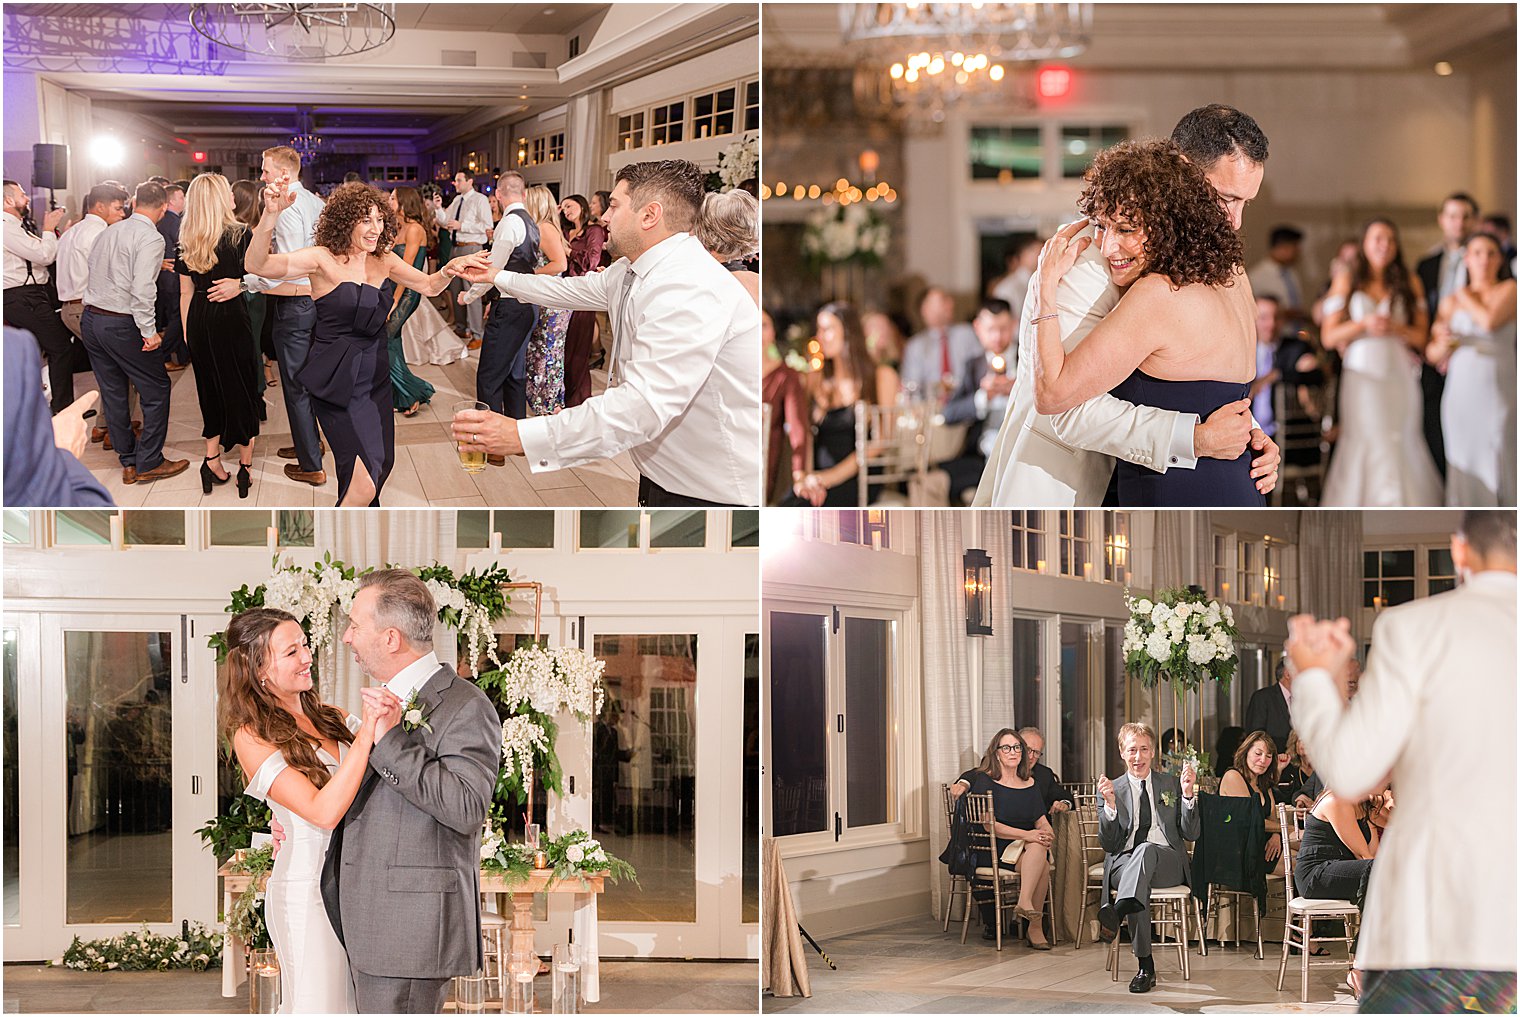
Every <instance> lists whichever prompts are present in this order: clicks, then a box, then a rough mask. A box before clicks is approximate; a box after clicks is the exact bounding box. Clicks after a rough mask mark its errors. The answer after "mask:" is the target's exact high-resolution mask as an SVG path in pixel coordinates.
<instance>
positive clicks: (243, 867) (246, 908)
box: [226, 844, 274, 950]
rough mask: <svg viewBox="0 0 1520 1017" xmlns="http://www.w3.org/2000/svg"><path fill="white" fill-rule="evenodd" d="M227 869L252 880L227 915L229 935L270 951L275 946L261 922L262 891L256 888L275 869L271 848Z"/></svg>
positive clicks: (266, 927) (251, 852)
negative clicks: (243, 874)
mask: <svg viewBox="0 0 1520 1017" xmlns="http://www.w3.org/2000/svg"><path fill="white" fill-rule="evenodd" d="M228 868H229V871H232V872H240V873H246V874H247V875H249V876H252V877H253V878H252V879H250V880H249V881H248V885H247V886H246V887H244V888H243V892H242V893H240V894H238V899H237V900H235V901H233V902H232V910H231V911H229V912H228V913H227V916H226V918H227V931H228V933H230V934H231V935H234V936H236V937H238V938H239V939H241V940H242V941H243V942H244V943H246V944H247V945H248V946H249V947H251V948H253V949H255V950H265V949H269V948H270V947H272V946H273V945H274V944H273V943H271V942H270V940H269V927H268V925H266V924H265V922H264V889H263V888H262V887H261V886H259V881H260V880H261V879H262V877H264V876H266V875H268V873H269V872H270V871H271V870H273V869H274V847H273V845H268V844H266V845H265V846H264V847H261V848H255V849H253V850H252V851H249V852H247V853H246V854H244V855H243V857H241V858H239V859H238V860H237V861H235V862H233V863H232V865H231V866H229V867H228Z"/></svg>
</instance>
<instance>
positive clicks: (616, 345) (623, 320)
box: [607, 265, 635, 388]
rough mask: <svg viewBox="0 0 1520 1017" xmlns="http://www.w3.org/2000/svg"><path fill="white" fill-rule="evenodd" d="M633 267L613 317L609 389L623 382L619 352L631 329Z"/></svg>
mask: <svg viewBox="0 0 1520 1017" xmlns="http://www.w3.org/2000/svg"><path fill="white" fill-rule="evenodd" d="M634 278H635V276H634V274H633V266H632V265H630V266H628V271H627V272H626V273H624V275H623V292H622V295H620V296H619V297H618V307H617V313H616V314H615V315H613V316H612V352H611V353H609V354H608V355H607V387H608V388H611V387H612V386H614V385H616V384H618V383H619V382H621V381H622V380H623V371H622V366H621V364H620V363H619V362H618V352H619V350H620V349H621V348H622V345H623V333H624V332H625V331H626V330H627V329H628V328H629V326H630V324H631V323H630V322H629V321H628V304H629V299H628V298H629V295H630V294H632V293H633V281H634Z"/></svg>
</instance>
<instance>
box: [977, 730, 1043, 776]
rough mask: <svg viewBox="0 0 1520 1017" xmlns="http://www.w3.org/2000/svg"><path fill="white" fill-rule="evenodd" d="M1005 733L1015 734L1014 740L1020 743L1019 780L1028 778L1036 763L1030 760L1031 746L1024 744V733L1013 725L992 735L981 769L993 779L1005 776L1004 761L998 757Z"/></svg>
mask: <svg viewBox="0 0 1520 1017" xmlns="http://www.w3.org/2000/svg"><path fill="white" fill-rule="evenodd" d="M1004 735H1013V740H1014V741H1016V742H1018V743H1019V768H1018V771H1017V772H1018V775H1019V780H1028V779H1029V771H1030V770H1032V769H1034V764H1033V763H1031V762H1030V761H1029V746H1028V745H1025V744H1024V737H1023V735H1021V734H1019V733H1018V731H1016V730H1014V729H1013V728H1011V727H1005V728H1003V729H1002V730H1001V731H999V732H998V733H997V734H995V735H993V736H992V741H990V742H988V743H987V751H986V753H984V754H983V756H982V765H981V771H982V772H983V773H985V774H986V775H987V776H989V777H991V778H992V779H993V780H997V779H998V778H1000V777H1002V776H1003V762H1002V760H1000V759H998V743H999V742H1001V741H1002V740H1003V736H1004Z"/></svg>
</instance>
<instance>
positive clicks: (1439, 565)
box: [1426, 547, 1457, 576]
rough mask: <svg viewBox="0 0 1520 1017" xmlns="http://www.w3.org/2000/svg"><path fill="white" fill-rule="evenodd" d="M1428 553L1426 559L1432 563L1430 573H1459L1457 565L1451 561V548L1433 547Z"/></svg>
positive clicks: (1443, 574)
mask: <svg viewBox="0 0 1520 1017" xmlns="http://www.w3.org/2000/svg"><path fill="white" fill-rule="evenodd" d="M1426 554H1427V558H1426V560H1427V561H1428V562H1429V565H1430V569H1429V571H1430V575H1432V576H1454V575H1456V574H1457V569H1456V566H1454V565H1453V564H1452V562H1451V548H1449V547H1433V548H1431V549H1430V550H1429V551H1428V552H1426Z"/></svg>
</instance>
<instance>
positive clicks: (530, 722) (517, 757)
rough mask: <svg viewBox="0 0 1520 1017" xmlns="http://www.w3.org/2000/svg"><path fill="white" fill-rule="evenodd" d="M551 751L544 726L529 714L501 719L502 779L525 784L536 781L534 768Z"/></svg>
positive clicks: (528, 784) (521, 784)
mask: <svg viewBox="0 0 1520 1017" xmlns="http://www.w3.org/2000/svg"><path fill="white" fill-rule="evenodd" d="M548 751H551V750H550V746H549V739H548V738H547V737H546V736H545V733H544V729H543V727H542V726H541V725H540V724H539V723H538V721H537V720H535V719H534V718H533V717H532V716H531V715H529V714H518V715H516V716H512V717H508V718H507V719H506V720H504V721H502V722H501V774H500V778H499V779H501V780H504V781H507V782H508V783H517V784H519V785H520V786H522V787H525V788H526V787H531V786H532V784H533V769H534V766H535V763H536V761H537V758H538V756H539V755H540V754H542V753H545V752H548Z"/></svg>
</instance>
